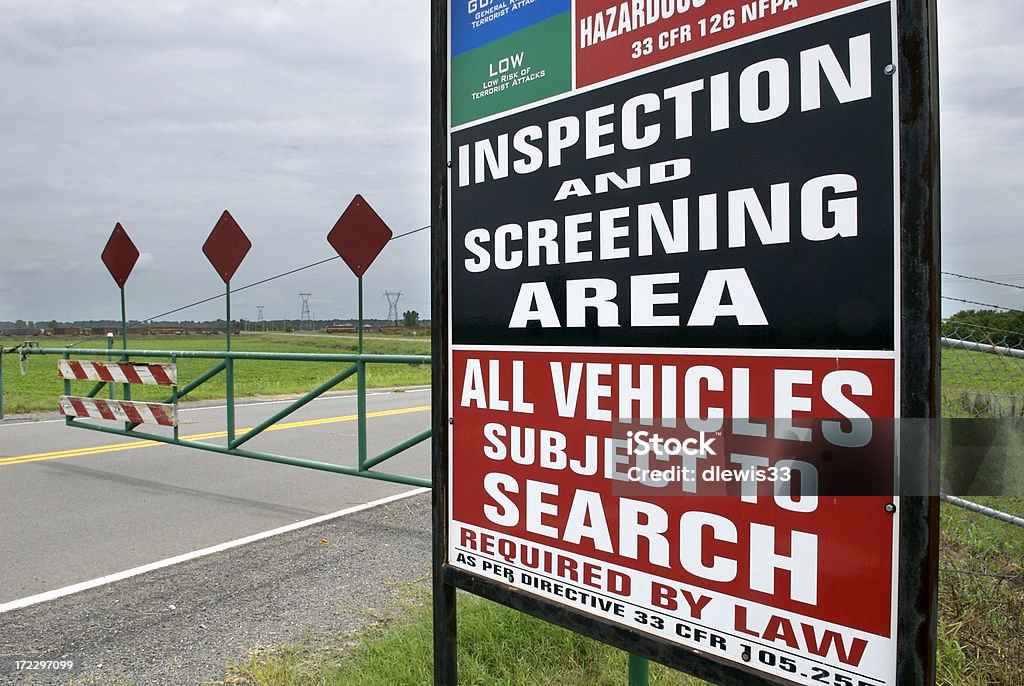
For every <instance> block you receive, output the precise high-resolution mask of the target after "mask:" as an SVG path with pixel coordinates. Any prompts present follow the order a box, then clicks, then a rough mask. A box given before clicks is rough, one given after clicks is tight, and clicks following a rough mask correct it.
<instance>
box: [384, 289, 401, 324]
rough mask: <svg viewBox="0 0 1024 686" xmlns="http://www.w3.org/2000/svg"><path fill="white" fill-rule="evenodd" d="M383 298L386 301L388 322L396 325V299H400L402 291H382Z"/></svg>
mask: <svg viewBox="0 0 1024 686" xmlns="http://www.w3.org/2000/svg"><path fill="white" fill-rule="evenodd" d="M384 297H385V298H387V299H388V321H390V322H394V323H395V324H398V299H399V298H401V297H402V291H398V292H397V293H393V292H391V291H384Z"/></svg>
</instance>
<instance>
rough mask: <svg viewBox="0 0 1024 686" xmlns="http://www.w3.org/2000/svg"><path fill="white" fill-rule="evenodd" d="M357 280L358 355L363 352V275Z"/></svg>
mask: <svg viewBox="0 0 1024 686" xmlns="http://www.w3.org/2000/svg"><path fill="white" fill-rule="evenodd" d="M357 281H358V282H359V295H358V298H359V324H358V326H359V348H358V352H359V354H360V355H362V354H363V277H361V276H360V277H359V278H358V279H357Z"/></svg>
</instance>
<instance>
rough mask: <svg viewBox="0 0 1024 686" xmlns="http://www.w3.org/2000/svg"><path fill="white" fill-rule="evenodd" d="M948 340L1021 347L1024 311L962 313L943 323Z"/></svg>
mask: <svg viewBox="0 0 1024 686" xmlns="http://www.w3.org/2000/svg"><path fill="white" fill-rule="evenodd" d="M942 335H943V336H945V337H947V338H956V339H960V340H967V341H976V342H979V343H990V344H992V345H1002V346H1006V347H1011V348H1024V312H1021V311H1015V310H1011V311H997V310H961V311H959V312H957V313H956V314H954V315H953V316H951V317H949V318H948V319H946V320H945V321H944V322H943V323H942Z"/></svg>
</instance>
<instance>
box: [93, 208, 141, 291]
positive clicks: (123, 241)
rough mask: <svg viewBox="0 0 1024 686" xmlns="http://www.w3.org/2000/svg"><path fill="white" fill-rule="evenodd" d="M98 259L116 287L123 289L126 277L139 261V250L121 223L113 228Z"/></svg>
mask: <svg viewBox="0 0 1024 686" xmlns="http://www.w3.org/2000/svg"><path fill="white" fill-rule="evenodd" d="M100 257H101V258H102V260H103V264H105V265H106V266H107V271H109V272H110V275H111V276H112V277H114V281H116V282H117V285H118V286H120V287H121V288H124V284H125V283H126V282H127V281H128V277H129V275H131V273H132V269H133V268H134V267H135V263H136V262H137V261H138V259H139V249H138V248H136V247H135V243H133V242H132V239H131V238H130V237H129V236H128V232H127V231H125V230H124V227H122V226H121V222H118V223H117V225H116V226H115V227H114V230H113V231H112V232H111V234H110V238H108V239H107V244H106V246H104V248H103V253H102V254H101V255H100Z"/></svg>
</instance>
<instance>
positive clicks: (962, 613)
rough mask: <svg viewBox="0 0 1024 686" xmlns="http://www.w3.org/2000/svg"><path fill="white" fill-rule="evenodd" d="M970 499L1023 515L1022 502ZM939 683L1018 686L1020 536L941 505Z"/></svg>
mask: <svg viewBox="0 0 1024 686" xmlns="http://www.w3.org/2000/svg"><path fill="white" fill-rule="evenodd" d="M971 500H973V501H976V502H979V503H981V504H983V505H988V506H989V507H993V508H996V509H999V510H1002V511H1005V512H1009V513H1012V514H1017V515H1024V498H1021V497H980V496H979V497H976V498H971ZM941 537H942V538H941V545H940V549H939V551H940V558H939V607H940V614H939V617H940V619H939V677H940V678H939V683H940V684H965V685H973V684H978V685H979V686H981V685H987V684H1007V685H1012V686H1020V685H1022V684H1024V532H1022V531H1021V529H1019V528H1017V527H1015V526H1011V525H1009V524H1006V523H1003V522H999V521H996V520H993V519H990V518H988V517H983V516H980V515H977V514H974V513H971V512H968V511H966V510H964V509H962V508H958V507H953V506H950V505H947V504H945V503H943V506H942V519H941Z"/></svg>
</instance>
